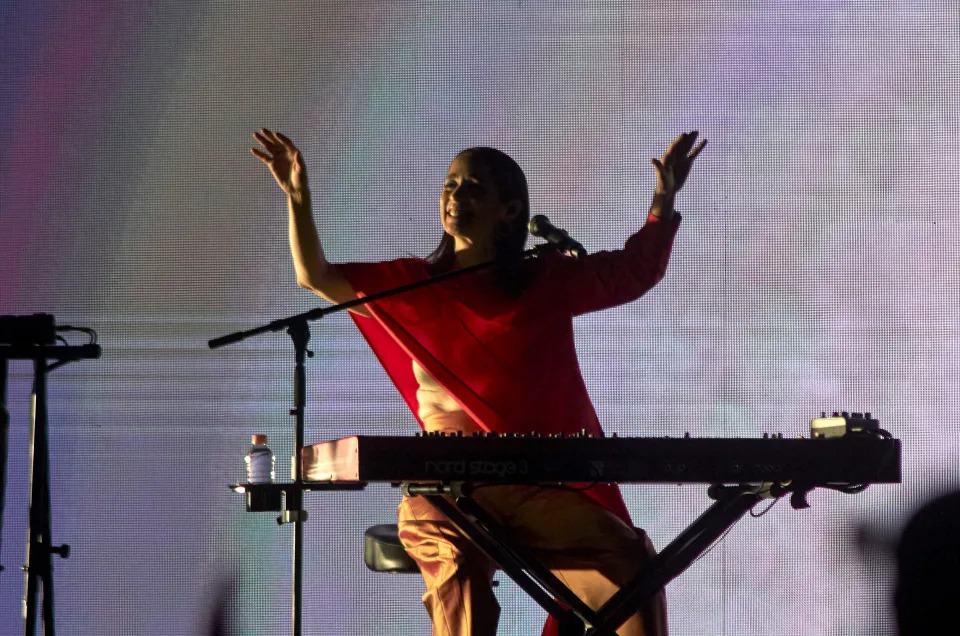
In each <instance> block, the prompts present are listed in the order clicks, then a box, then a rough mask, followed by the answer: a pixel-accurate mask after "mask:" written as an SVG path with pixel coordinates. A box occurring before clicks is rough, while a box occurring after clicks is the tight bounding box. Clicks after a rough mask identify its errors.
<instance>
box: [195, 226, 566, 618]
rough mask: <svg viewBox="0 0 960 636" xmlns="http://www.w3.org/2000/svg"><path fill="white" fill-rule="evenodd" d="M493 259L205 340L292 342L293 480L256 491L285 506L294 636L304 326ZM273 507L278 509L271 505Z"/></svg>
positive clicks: (298, 607)
mask: <svg viewBox="0 0 960 636" xmlns="http://www.w3.org/2000/svg"><path fill="white" fill-rule="evenodd" d="M550 249H554V246H553V245H551V244H544V245H538V246H537V247H534V248H532V249H529V250H526V251H525V252H523V253H522V255H521V260H527V259H529V258H532V257H535V256H537V255H539V254H540V253H541V252H543V251H545V250H550ZM496 264H497V263H496V261H488V262H486V263H479V264H477V265H472V266H470V267H464V268H462V269H455V270H451V271H449V272H445V273H443V274H439V275H437V276H431V277H430V278H425V279H423V280H419V281H416V282H413V283H409V284H407V285H401V286H400V287H396V288H394V289H388V290H386V291H382V292H378V293H376V294H371V295H369V296H364V297H362V298H356V299H354V300H349V301H347V302H345V303H340V304H339V305H333V306H330V307H318V308H316V309H311V310H310V311H306V312H303V313H300V314H296V315H294V316H289V317H287V318H280V319H278V320H274V321H272V322H270V323H267V324H265V325H261V326H260V327H254V328H253V329H248V330H246V331H238V332H235V333H232V334H227V335H225V336H221V337H219V338H214V339H213V340H210V341H209V342H208V343H207V344H208V346H209V347H210V348H211V349H218V348H220V347H224V346H227V345H230V344H233V343H235V342H240V341H242V340H246V339H247V338H252V337H253V336H257V335H259V334H262V333H266V332H275V331H281V330H286V332H287V333H288V334H289V335H290V338H291V339H292V340H293V349H294V361H295V363H294V376H293V408H292V409H291V410H290V415H292V416H294V419H295V431H294V440H295V448H294V461H293V483H292V484H279V485H276V486H274V487H273V488H267V489H262V490H260V492H259V495H261V496H263V495H266V496H267V497H268V498H269V497H271V496H274V497H275V496H276V495H277V494H278V493H280V492H282V493H283V499H284V505H283V510H282V511H281V513H280V516H279V517H277V523H278V524H280V525H282V524H284V523H292V524H293V619H292V620H293V636H301V633H302V615H303V547H302V541H303V523H304V522H305V521H306V520H307V513H306V511H305V510H303V491H304V490H312V489H319V488H316V487H315V486H310V487H306V486H305V485H304V481H303V475H302V466H301V464H300V456H301V451H302V450H303V425H304V414H305V409H306V402H307V399H306V391H307V375H306V365H305V362H306V358H307V357H313V352H312V351H309V350H307V343H308V342H310V327H309V325H308V324H307V323H308V322H309V321H311V320H319V319H321V318H323V317H325V316H328V315H330V314H334V313H337V312H341V311H344V310H347V309H350V308H352V307H359V306H361V305H366V304H367V303H371V302H374V301H377V300H383V299H384V298H390V297H391V296H397V295H399V294H402V293H405V292H408V291H413V290H415V289H420V288H422V287H428V286H430V285H435V284H437V283H440V282H443V281H446V280H449V279H451V278H458V277H460V276H466V275H467V274H473V273H476V272H479V271H481V270H486V269H490V268H492V267H493V266H495V265H496ZM255 492H256V489H254V492H250V491H249V490H248V500H247V501H248V509H249V504H250V501H251V499H252V498H254V497H256V496H257V495H255V494H254V493H255ZM273 509H274V510H276V509H277V508H273Z"/></svg>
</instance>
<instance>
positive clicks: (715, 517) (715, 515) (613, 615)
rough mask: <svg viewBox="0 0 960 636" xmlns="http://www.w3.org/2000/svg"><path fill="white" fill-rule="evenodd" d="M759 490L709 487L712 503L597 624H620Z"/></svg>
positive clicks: (622, 592) (622, 591) (690, 560)
mask: <svg viewBox="0 0 960 636" xmlns="http://www.w3.org/2000/svg"><path fill="white" fill-rule="evenodd" d="M758 491H759V489H758V488H757V487H756V486H711V487H710V489H709V491H708V492H709V494H710V496H711V497H712V498H713V499H715V500H716V501H715V503H713V504H712V505H711V506H710V507H709V508H707V510H706V511H704V512H703V514H701V515H700V516H699V517H697V519H696V520H695V521H694V522H693V523H691V524H690V525H689V526H688V527H687V529H686V530H684V531H683V532H681V533H680V534H679V535H678V536H677V537H676V538H675V539H674V540H673V541H671V542H670V544H669V545H668V546H667V547H665V548H664V549H663V550H661V551H660V552H659V553H658V554H657V555H656V556H654V557H653V558H652V559H651V560H650V562H649V563H648V564H647V565H646V566H645V567H644V568H643V569H642V570H641V571H640V572H639V573H638V574H637V576H635V577H634V578H633V580H632V581H630V582H629V583H628V584H627V585H625V586H623V587H622V588H621V589H620V590H619V591H618V592H617V593H616V594H614V595H613V597H611V598H610V600H609V601H607V602H606V604H605V605H604V606H603V607H602V608H600V610H599V611H598V614H599V619H600V625H601V626H605V627H607V628H609V627H613V628H614V629H615V628H616V626H619V625H622V624H623V623H624V622H625V621H626V620H627V619H628V618H629V617H630V616H632V615H633V614H634V613H636V611H637V608H639V607H643V605H644V604H645V603H647V602H648V601H650V600H651V599H652V598H653V597H654V595H656V594H657V593H658V592H660V590H662V589H663V588H664V587H665V586H666V585H667V583H669V582H670V581H672V580H673V579H675V578H676V577H677V576H679V575H680V574H681V573H682V572H683V571H684V570H686V569H687V568H688V567H690V565H691V564H692V563H693V562H694V561H696V560H697V558H698V557H699V556H700V555H701V554H703V553H704V552H705V551H706V550H707V549H709V548H710V546H711V545H713V543H714V542H715V541H716V540H717V539H718V538H720V537H721V536H722V535H723V534H724V533H725V532H726V531H727V530H728V529H729V528H730V527H731V526H732V525H733V524H734V523H736V522H737V521H739V520H740V518H741V517H743V515H744V514H746V512H747V511H748V510H750V508H752V507H753V506H754V505H755V504H756V503H757V502H758V501H760V500H761V499H763V498H764V497H763V496H761V495H760V494H758ZM587 633H588V634H593V633H594V632H587ZM598 633H599V632H598Z"/></svg>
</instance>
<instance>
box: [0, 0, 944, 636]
mask: <svg viewBox="0 0 960 636" xmlns="http://www.w3.org/2000/svg"><path fill="white" fill-rule="evenodd" d="M958 77H960V9H958V7H957V4H956V2H954V0H942V1H939V2H938V1H936V0H928V1H926V2H924V1H913V2H910V1H906V0H903V1H900V2H870V1H858V2H853V1H850V2H843V1H835V2H814V3H811V2H784V1H770V2H745V1H740V2H736V1H726V0H715V1H712V2H697V3H692V2H691V3H662V2H606V3H599V2H529V1H514V2H479V3H477V2H456V1H455V2H442V3H441V2H397V3H388V2H358V1H353V2H311V3H306V2H298V3H294V2H281V3H277V2H226V1H219V2H213V1H211V2H204V3H198V2H186V1H182V2H172V1H169V2H153V3H146V2H120V1H119V0H113V1H111V2H106V1H105V2H69V1H62V2H56V1H52V0H51V1H45V2H26V1H15V0H8V1H6V2H4V3H3V4H2V7H0V82H2V90H0V314H2V315H7V314H27V313H32V312H41V311H42V312H49V313H53V314H55V315H56V316H57V320H58V322H59V323H61V324H71V325H78V326H84V327H91V328H94V329H96V330H97V332H98V333H99V337H100V344H101V345H102V346H103V351H104V353H103V357H102V359H100V360H96V361H84V362H78V363H74V364H70V365H67V366H65V367H63V368H61V369H59V370H57V371H56V372H54V374H53V375H52V377H51V382H50V396H49V403H50V404H49V406H50V438H51V484H52V503H53V520H52V523H53V540H54V542H55V543H57V544H60V543H68V544H70V545H71V547H72V551H73V552H72V554H71V556H70V558H69V559H68V560H65V561H63V560H59V559H57V560H56V562H55V563H54V566H55V573H54V578H55V592H56V617H57V627H58V628H59V629H60V630H61V632H62V633H68V634H120V633H122V634H194V633H201V632H202V630H203V629H204V625H206V624H207V623H208V622H209V621H210V620H211V615H212V613H213V612H214V610H215V607H216V605H217V598H218V595H220V594H221V593H222V591H223V590H224V589H225V586H226V585H228V584H229V582H230V581H234V582H235V593H234V594H233V596H232V597H230V595H229V594H228V595H227V596H228V600H229V599H230V598H232V602H233V604H234V605H235V607H236V610H237V611H236V616H235V622H236V627H237V629H236V632H237V633H242V634H268V633H270V634H280V633H286V632H287V631H288V630H289V627H288V625H289V623H288V615H289V610H288V608H289V605H290V581H291V576H290V570H291V561H292V557H291V545H292V539H291V531H290V528H289V527H284V528H278V527H277V525H276V524H275V523H274V521H273V518H274V515H272V514H247V513H245V512H244V510H243V502H242V498H241V497H240V496H238V495H235V494H233V493H232V492H230V491H229V490H228V489H227V487H226V486H227V484H228V483H231V482H234V481H237V480H239V479H240V478H241V476H242V468H243V463H242V456H243V454H244V452H245V450H246V447H247V445H248V442H249V436H250V434H251V433H255V432H259V433H266V434H268V435H269V436H270V440H271V446H272V447H273V449H274V451H275V452H276V453H277V458H278V459H277V470H278V473H279V475H280V476H281V477H287V476H288V474H289V473H288V470H289V469H288V462H289V457H290V455H291V453H292V447H293V440H292V431H293V422H292V418H290V417H289V416H288V415H287V409H289V408H290V406H291V405H292V390H291V386H292V370H293V355H292V347H291V345H290V342H289V339H288V338H287V337H286V336H284V335H283V334H270V335H264V336H261V337H259V338H256V339H252V340H249V341H246V342H244V343H242V344H239V345H235V346H232V347H229V348H226V349H222V350H217V351H210V350H209V349H208V348H207V347H206V341H207V340H208V339H210V338H213V337H216V336H220V335H223V334H225V333H229V332H232V331H235V330H238V329H243V328H250V327H254V326H257V325H259V324H261V323H264V322H266V321H268V320H270V319H273V318H277V317H281V316H286V315H289V314H293V313H296V312H299V311H303V310H306V309H309V308H311V307H314V306H317V305H318V304H320V301H319V300H318V299H317V298H315V297H312V296H311V295H310V294H309V293H307V292H306V291H304V290H301V289H299V288H298V287H297V286H296V284H295V282H294V274H293V268H292V265H291V262H290V258H289V254H288V249H287V243H286V240H287V239H286V231H287V230H286V210H285V204H284V200H283V197H282V196H281V193H280V191H279V189H278V188H277V187H276V185H275V184H274V183H273V181H272V179H271V177H270V176H269V175H268V173H267V172H266V170H265V169H264V168H263V166H262V165H261V164H260V163H259V162H258V161H256V160H255V159H254V158H253V157H251V156H250V155H249V153H248V150H247V148H248V147H249V145H250V143H251V139H250V133H251V132H252V131H253V130H255V129H258V128H260V127H262V126H268V127H271V128H275V129H278V130H281V131H283V132H285V133H286V134H288V135H289V136H290V137H291V138H293V139H294V140H295V141H296V142H298V143H299V144H300V146H301V148H302V149H303V152H304V155H305V157H306V161H307V167H308V170H309V173H310V179H311V184H312V188H313V191H314V205H315V213H316V218H317V222H318V225H319V227H320V233H321V236H322V238H323V240H324V245H325V247H326V250H327V254H328V256H329V257H330V259H331V260H333V261H346V260H351V261H355V260H376V259H385V258H394V257H398V256H404V255H425V254H427V253H429V252H430V251H431V250H432V249H433V247H435V245H436V243H437V241H438V239H439V236H440V234H439V233H440V230H439V223H438V214H437V203H436V202H437V198H438V195H439V190H440V187H441V184H442V179H443V177H444V175H445V171H446V168H447V164H448V162H449V160H450V159H451V158H452V157H453V156H454V155H455V154H456V153H457V151H459V150H460V149H462V148H465V147H468V146H475V145H492V146H496V147H498V148H501V149H503V150H505V151H506V152H508V153H510V154H511V155H512V156H514V157H515V158H516V159H517V160H518V161H519V163H520V164H521V165H522V166H523V167H524V169H525V170H526V173H527V176H528V179H529V182H530V184H531V198H532V202H533V212H534V213H542V214H546V215H548V216H549V217H550V218H551V219H552V220H553V221H554V222H555V223H557V224H558V225H560V226H562V227H565V228H566V229H567V230H568V231H569V232H570V233H571V234H572V235H573V236H575V237H577V238H578V239H579V240H580V241H581V242H582V243H583V244H584V245H585V246H586V247H587V249H590V250H597V249H603V248H613V247H616V246H618V245H619V244H621V243H622V241H623V240H624V239H625V238H626V236H627V235H629V233H630V232H631V231H632V230H633V229H634V228H637V227H638V226H639V224H640V223H641V222H642V220H643V218H644V214H645V212H646V208H647V206H648V204H649V199H650V195H651V193H652V190H653V185H654V175H653V171H652V168H651V167H650V164H649V158H650V157H653V156H659V154H660V153H661V152H662V151H663V150H664V149H665V148H666V146H667V144H668V143H669V142H670V140H672V139H673V138H674V137H675V136H676V134H677V133H679V132H680V131H683V130H690V129H697V130H699V131H700V132H701V134H702V135H703V136H704V137H706V138H708V139H709V140H710V143H709V146H708V147H707V149H706V151H705V152H704V153H703V154H702V155H701V157H700V159H698V161H697V163H696V165H695V167H694V171H693V173H692V175H691V177H690V179H689V181H688V185H687V186H686V188H685V189H684V191H683V192H682V194H681V196H680V199H679V201H678V208H679V209H680V210H681V212H682V213H683V214H684V222H683V225H682V228H681V230H680V233H679V235H678V237H677V241H676V244H675V248H674V253H673V258H672V262H671V265H670V268H669V271H668V274H667V277H666V279H665V280H664V281H663V282H662V283H661V284H660V285H659V286H658V287H657V288H656V289H655V290H653V291H652V292H650V293H649V294H648V295H647V296H645V297H644V298H643V299H641V300H640V301H639V302H636V303H633V304H630V305H627V306H624V307H620V308H617V309H614V310H610V311H606V312H603V313H601V314H595V315H591V316H588V317H585V318H583V319H581V320H579V322H578V324H577V334H578V348H579V351H580V355H581V361H582V366H583V371H584V375H585V378H586V380H587V383H588V386H589V389H590V392H591V396H592V398H593V400H594V402H595V404H596V406H597V409H598V411H599V413H600V416H601V419H602V421H603V422H604V425H605V427H606V429H607V430H608V431H609V432H617V433H619V434H623V435H656V436H663V435H674V436H676V435H682V434H683V433H684V432H689V433H690V434H692V435H694V436H744V437H756V436H760V435H762V434H763V433H764V432H771V433H783V434H784V435H786V436H797V435H803V434H804V433H805V432H806V427H807V423H808V421H809V420H810V418H811V417H814V416H816V415H818V414H819V413H820V411H833V410H849V411H854V410H855V411H870V412H871V413H873V414H875V415H876V416H877V417H878V418H879V419H880V421H881V424H882V425H883V426H884V427H885V428H887V429H889V430H890V431H891V432H892V433H894V434H895V435H896V436H897V437H899V438H901V439H902V440H903V443H904V482H903V484H902V485H900V486H876V487H873V488H870V489H868V490H867V491H866V492H864V493H862V494H860V495H857V496H847V495H841V494H839V493H834V492H829V491H823V492H819V491H818V492H816V493H814V494H812V495H811V497H810V503H811V506H812V507H811V508H810V509H807V510H801V511H796V510H792V509H791V508H790V506H789V505H788V503H787V502H785V501H782V502H780V503H778V504H777V505H775V506H774V507H773V508H772V509H771V510H770V511H769V512H767V513H766V514H765V515H764V516H762V517H760V518H756V519H754V518H749V517H748V518H745V519H744V520H742V521H741V522H740V523H738V524H737V525H736V526H734V528H733V529H732V530H731V531H730V533H729V534H728V535H727V536H726V537H725V538H724V539H723V541H722V542H721V543H720V544H719V545H718V546H717V547H715V548H714V549H713V550H712V551H710V552H709V553H708V554H706V555H705V556H704V557H703V558H702V559H701V560H700V561H698V562H697V563H696V564H694V565H693V566H692V567H691V568H690V570H689V571H687V572H686V573H685V574H684V575H683V576H681V577H680V578H679V579H677V580H676V581H675V582H673V583H672V584H671V585H670V586H669V589H668V597H669V603H670V621H671V627H672V633H674V634H681V635H682V634H689V635H701V634H702V635H712V634H717V635H719V634H752V635H757V636H761V635H763V636H771V635H796V634H816V635H832V634H882V633H889V632H890V630H891V629H892V627H893V623H892V619H891V617H890V612H889V609H888V605H889V597H890V585H891V583H892V576H893V569H892V567H891V566H892V563H891V560H890V556H889V552H888V549H887V548H888V546H889V543H890V542H891V541H893V540H894V539H895V538H896V534H897V532H898V531H899V528H900V527H901V526H902V524H903V522H904V520H905V518H906V517H907V515H909V514H910V513H911V512H912V511H913V510H915V509H916V508H917V506H919V505H920V504H921V503H922V502H923V501H925V500H926V499H928V498H929V497H932V496H933V495H935V494H937V493H940V492H943V491H945V490H947V489H950V488H953V487H955V486H956V484H957V481H958V476H960V468H958V463H957V459H958V455H960V453H958V450H960V448H958V447H960V433H958V430H957V422H958V418H960V397H958V395H960V391H958V378H960V367H958V362H957V358H958V349H960V344H958V343H960V335H958V333H960V331H958V308H960V302H958V293H957V288H958V285H957V283H958V275H960V262H958V261H960V257H958V253H960V248H958V236H960V232H958V230H960V227H958V215H960V185H958V184H960V168H958V164H960V162H958V156H957V142H958V140H960V126H958V123H957V122H958V114H960V95H958V92H960V81H958ZM82 340H83V338H73V341H74V342H80V341H82ZM311 348H312V350H313V351H315V352H316V356H315V357H314V358H313V359H311V360H310V361H309V363H308V393H309V395H308V398H309V403H308V414H307V430H306V436H307V440H308V441H309V442H313V441H320V440H323V439H328V438H334V437H339V436H344V435H350V434H358V433H367V434H407V433H411V432H413V430H414V427H415V424H414V421H413V419H412V417H411V416H410V414H409V412H407V411H406V408H405V406H404V405H403V404H402V402H401V400H400V399H399V397H398V396H397V394H396V393H395V391H394V389H393V387H392V386H391V385H390V383H389V381H388V380H387V378H386V376H385V374H384V373H383V371H382V370H381V368H380V367H379V365H378V363H377V362H376V360H375V359H374V358H373V356H372V355H371V354H370V353H369V351H368V350H367V349H366V346H365V344H364V343H363V342H362V340H361V338H360V336H359V335H358V334H357V333H356V331H355V329H354V327H353V325H352V323H351V322H350V321H349V319H348V318H347V317H346V316H343V315H340V316H336V317H332V318H329V319H327V320H325V321H323V323H322V324H316V325H314V326H313V331H312V340H311ZM10 373H11V377H10V386H9V388H8V403H9V410H10V413H11V426H10V432H9V442H10V443H9V458H8V465H7V482H6V506H5V510H4V516H3V527H2V544H0V563H2V564H3V566H4V567H5V570H4V571H3V572H2V573H0V632H2V633H5V634H6V633H11V634H12V633H18V632H19V631H21V630H22V627H21V618H20V616H21V597H22V594H23V575H22V573H21V572H20V571H19V566H20V565H21V564H22V563H23V560H24V553H25V549H24V545H25V536H26V516H27V493H28V468H29V448H28V446H29V443H28V442H29V440H28V429H29V426H28V424H29V393H30V368H29V366H28V365H24V364H23V363H12V364H11V367H10ZM545 399H549V396H547V397H546V398H545ZM625 495H626V498H627V502H628V505H629V506H630V509H631V512H632V514H633V517H634V521H635V522H636V523H637V524H638V525H640V526H643V527H645V528H647V529H648V531H649V532H650V534H651V536H652V537H653V539H654V541H655V543H656V544H657V545H658V546H660V547H662V546H663V545H666V543H667V542H669V540H671V539H672V538H673V537H674V536H675V535H676V534H677V533H678V532H680V531H681V530H682V529H683V528H684V527H686V525H687V524H688V523H690V522H691V521H692V520H693V519H694V518H695V517H696V515H698V514H699V513H700V511H702V510H703V509H704V508H705V507H706V506H707V504H708V500H707V498H706V494H705V489H704V488H702V487H696V486H683V487H674V486H670V487H628V488H625ZM398 496H399V495H398V493H397V491H395V490H393V489H391V488H389V487H387V486H382V487H372V488H370V489H369V490H368V491H366V492H364V493H345V494H334V495H325V494H324V495H320V494H315V495H311V496H310V497H309V498H308V500H307V507H308V510H309V513H310V520H309V521H308V522H307V524H306V526H305V555H306V556H305V565H304V576H305V582H304V606H305V613H304V631H305V633H309V634H319V635H328V634H417V633H428V631H429V623H428V620H427V617H426V614H425V612H424V611H423V609H422V607H421V606H420V601H419V597H420V594H421V592H422V590H421V583H420V581H419V580H418V579H417V578H416V577H406V576H396V577H394V576H387V575H375V574H372V573H370V572H368V571H366V570H365V569H364V567H363V565H362V562H361V553H362V552H361V550H362V533H363V530H364V528H366V527H367V526H369V525H372V524H375V523H384V522H388V521H391V520H392V519H393V518H394V509H395V506H396V504H397V501H398ZM758 512H759V511H758ZM497 594H498V596H499V598H500V601H501V604H502V605H503V608H504V610H503V615H502V618H501V633H503V634H515V635H528V634H534V633H538V630H539V626H540V625H541V623H542V619H543V614H542V612H541V611H540V610H539V609H538V608H537V607H536V606H535V605H534V603H533V602H532V601H529V600H527V599H526V598H525V597H524V596H523V595H522V594H521V593H520V592H519V591H518V590H517V589H516V588H515V587H514V586H513V585H512V584H510V583H509V582H504V583H503V584H502V585H501V586H500V587H499V588H498V589H497Z"/></svg>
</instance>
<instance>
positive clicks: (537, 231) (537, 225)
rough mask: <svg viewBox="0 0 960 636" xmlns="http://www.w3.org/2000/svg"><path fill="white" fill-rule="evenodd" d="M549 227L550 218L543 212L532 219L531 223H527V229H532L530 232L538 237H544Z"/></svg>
mask: <svg viewBox="0 0 960 636" xmlns="http://www.w3.org/2000/svg"><path fill="white" fill-rule="evenodd" d="M549 227H550V219H548V218H547V217H545V216H544V215H542V214H537V215H536V216H534V217H533V218H532V219H530V223H528V224H527V229H529V230H530V233H531V234H533V235H534V236H536V237H538V238H543V236H544V235H545V234H546V233H547V229H548V228H549Z"/></svg>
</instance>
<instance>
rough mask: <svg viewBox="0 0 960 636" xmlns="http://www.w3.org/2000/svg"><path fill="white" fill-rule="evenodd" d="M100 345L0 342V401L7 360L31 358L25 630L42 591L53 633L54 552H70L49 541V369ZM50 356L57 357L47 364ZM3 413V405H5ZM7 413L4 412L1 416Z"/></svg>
mask: <svg viewBox="0 0 960 636" xmlns="http://www.w3.org/2000/svg"><path fill="white" fill-rule="evenodd" d="M99 357H100V347H99V346H98V345H93V344H91V345H81V346H54V345H13V346H0V405H2V403H3V402H4V400H5V396H6V380H7V361H8V360H33V405H32V406H33V408H32V409H31V418H30V517H29V522H28V524H29V525H28V530H27V563H26V565H24V566H23V571H24V615H23V622H24V627H23V633H24V634H25V635H26V636H33V634H34V633H36V609H37V607H36V596H37V593H38V592H39V591H41V590H42V592H43V615H42V618H41V621H42V623H41V624H42V626H43V633H44V635H45V636H54V620H53V617H54V612H53V563H52V555H54V554H56V555H58V556H59V557H60V558H62V559H66V558H67V557H69V556H70V546H69V545H66V544H64V545H59V546H55V545H53V542H52V540H51V537H50V456H49V445H48V441H47V374H48V373H49V372H50V371H52V370H53V369H55V368H56V367H58V366H61V365H63V364H66V363H67V362H72V361H74V360H81V359H87V358H99ZM50 360H57V362H55V363H53V364H50V363H49V361H50ZM3 406H4V408H3V411H4V414H5V416H6V408H5V405H3ZM5 419H6V418H5ZM6 433H7V431H6V427H5V428H4V431H3V443H2V452H0V475H6V456H7V435H6ZM3 485H4V484H3V481H2V480H0V527H2V514H3V507H2V502H3V494H2V493H3V490H2V487H3Z"/></svg>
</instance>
